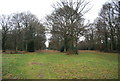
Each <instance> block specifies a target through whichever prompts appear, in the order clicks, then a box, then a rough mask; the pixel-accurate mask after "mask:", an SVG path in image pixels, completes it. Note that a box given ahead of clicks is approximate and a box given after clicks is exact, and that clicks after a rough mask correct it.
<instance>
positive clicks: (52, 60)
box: [2, 52, 118, 79]
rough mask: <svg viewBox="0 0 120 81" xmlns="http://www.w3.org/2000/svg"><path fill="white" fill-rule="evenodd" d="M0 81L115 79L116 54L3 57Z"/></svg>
mask: <svg viewBox="0 0 120 81" xmlns="http://www.w3.org/2000/svg"><path fill="white" fill-rule="evenodd" d="M2 60H3V61H2V62H3V65H2V71H3V73H2V74H3V75H2V78H3V79H117V78H118V67H117V66H118V54H113V53H99V52H82V53H79V55H65V54H63V53H34V54H3V59H2Z"/></svg>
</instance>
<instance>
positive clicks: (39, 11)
mask: <svg viewBox="0 0 120 81" xmlns="http://www.w3.org/2000/svg"><path fill="white" fill-rule="evenodd" d="M56 1H58V0H0V15H1V14H11V13H15V12H22V11H30V12H31V13H33V14H35V15H36V16H37V17H38V18H39V19H41V18H44V17H45V16H46V14H50V13H51V12H52V10H53V8H52V4H53V3H55V2H56ZM86 1H91V2H90V4H91V6H93V7H92V9H91V10H90V11H89V12H88V13H86V14H85V18H86V19H88V20H90V21H91V22H92V21H93V20H94V19H95V18H96V16H97V14H98V12H99V10H100V8H101V7H102V4H104V3H105V2H106V1H108V0H86Z"/></svg>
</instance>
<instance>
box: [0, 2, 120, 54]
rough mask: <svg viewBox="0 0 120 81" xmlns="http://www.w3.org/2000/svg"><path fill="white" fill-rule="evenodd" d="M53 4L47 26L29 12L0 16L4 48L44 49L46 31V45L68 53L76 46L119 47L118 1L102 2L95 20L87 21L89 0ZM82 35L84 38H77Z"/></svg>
mask: <svg viewBox="0 0 120 81" xmlns="http://www.w3.org/2000/svg"><path fill="white" fill-rule="evenodd" d="M53 7H54V11H53V12H52V13H51V14H50V15H48V16H47V17H46V22H45V23H46V24H45V25H46V27H45V26H44V25H43V24H42V23H40V20H39V19H38V18H37V17H36V16H35V15H33V14H31V13H30V12H22V13H14V14H11V15H7V16H5V15H2V16H0V25H1V27H2V49H3V52H5V50H15V51H16V52H17V51H18V50H21V51H22V50H24V51H29V52H33V51H35V50H39V49H44V48H45V42H46V36H45V34H46V32H49V33H50V34H52V37H51V38H50V43H49V49H54V50H59V51H61V52H66V53H67V54H78V49H84V50H101V51H120V1H119V2H118V1H114V2H109V3H105V4H104V5H103V7H102V9H101V10H100V13H99V16H98V17H97V18H96V19H95V21H94V22H93V23H87V24H85V19H84V18H83V16H84V14H85V13H87V12H88V11H89V10H90V8H89V2H86V1H85V0H62V1H60V2H57V4H55V5H54V6H53ZM46 28H47V31H46ZM0 32H1V31H0ZM81 36H83V37H85V40H83V41H79V38H80V37H81Z"/></svg>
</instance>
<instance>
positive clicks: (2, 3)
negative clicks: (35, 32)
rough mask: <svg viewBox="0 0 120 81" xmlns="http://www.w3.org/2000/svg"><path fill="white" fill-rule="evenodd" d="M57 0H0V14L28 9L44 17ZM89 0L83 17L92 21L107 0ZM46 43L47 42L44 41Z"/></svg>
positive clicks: (40, 17) (39, 16)
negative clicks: (88, 6)
mask: <svg viewBox="0 0 120 81" xmlns="http://www.w3.org/2000/svg"><path fill="white" fill-rule="evenodd" d="M56 1H59V0H0V15H2V14H6V15H8V14H11V13H15V12H22V11H30V12H31V13H33V14H35V15H36V16H37V17H38V18H39V19H42V18H44V17H45V16H46V15H47V14H50V13H51V12H52V10H53V8H52V4H54V3H55V2H56ZM86 1H91V2H90V4H91V6H93V7H92V9H91V10H90V11H89V12H88V13H86V14H85V18H86V19H87V20H90V22H93V21H94V19H95V18H96V17H97V15H98V12H99V10H100V8H101V7H102V4H104V3H105V2H106V1H108V0H86ZM46 44H47V45H48V42H46Z"/></svg>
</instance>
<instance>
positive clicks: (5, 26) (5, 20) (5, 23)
mask: <svg viewBox="0 0 120 81" xmlns="http://www.w3.org/2000/svg"><path fill="white" fill-rule="evenodd" d="M10 18H11V17H10V16H6V15H2V16H0V25H1V27H2V50H3V52H5V50H6V41H7V34H8V33H9V30H10V28H11V22H10Z"/></svg>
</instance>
